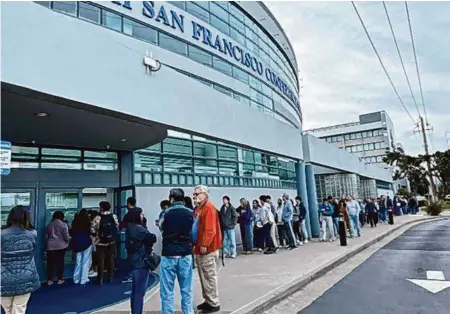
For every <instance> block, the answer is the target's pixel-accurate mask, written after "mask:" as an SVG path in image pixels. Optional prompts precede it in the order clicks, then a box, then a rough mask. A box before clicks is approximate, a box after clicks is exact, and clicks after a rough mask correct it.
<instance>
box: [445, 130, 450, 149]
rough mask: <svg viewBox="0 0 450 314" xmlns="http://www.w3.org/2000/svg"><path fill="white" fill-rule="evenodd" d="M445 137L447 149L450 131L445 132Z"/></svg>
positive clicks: (449, 142) (449, 143)
mask: <svg viewBox="0 0 450 314" xmlns="http://www.w3.org/2000/svg"><path fill="white" fill-rule="evenodd" d="M445 137H446V139H447V146H448V148H450V129H448V130H447V131H445Z"/></svg>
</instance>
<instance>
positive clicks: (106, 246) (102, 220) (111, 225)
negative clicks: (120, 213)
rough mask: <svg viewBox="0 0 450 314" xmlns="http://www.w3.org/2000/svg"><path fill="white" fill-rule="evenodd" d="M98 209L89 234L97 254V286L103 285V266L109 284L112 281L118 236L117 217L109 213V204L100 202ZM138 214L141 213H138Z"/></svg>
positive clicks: (128, 219)
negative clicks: (97, 214)
mask: <svg viewBox="0 0 450 314" xmlns="http://www.w3.org/2000/svg"><path fill="white" fill-rule="evenodd" d="M99 207H100V212H101V214H100V215H99V216H97V217H95V219H94V220H93V221H92V224H91V234H93V235H95V240H94V243H95V247H96V251H97V254H98V266H97V268H98V274H97V284H98V285H103V270H104V269H105V264H106V269H107V272H108V281H109V282H110V283H111V282H112V281H113V279H114V257H115V253H116V239H117V235H118V234H119V232H118V228H119V221H118V220H117V216H116V215H115V214H113V213H111V204H110V203H109V202H106V201H102V202H100V204H99ZM133 212H139V211H137V210H136V211H134V210H133V211H130V213H133ZM139 214H141V213H140V212H139ZM130 215H131V214H130ZM125 216H126V215H125ZM128 217H130V216H128ZM128 217H127V221H130V219H131V218H128ZM131 217H133V215H131ZM124 219H125V217H124Z"/></svg>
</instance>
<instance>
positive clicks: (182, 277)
mask: <svg viewBox="0 0 450 314" xmlns="http://www.w3.org/2000/svg"><path fill="white" fill-rule="evenodd" d="M169 199H170V207H169V208H168V209H167V210H166V213H165V215H164V217H163V218H162V221H161V230H162V239H163V240H162V254H161V255H162V256H161V265H160V275H161V281H160V298H161V313H162V314H173V313H175V309H174V289H175V279H177V280H178V284H179V286H180V294H181V310H182V311H183V313H184V314H193V313H194V309H193V302H194V300H193V292H192V287H193V284H192V278H193V277H192V276H193V259H192V242H193V239H192V233H191V232H192V225H193V223H194V212H193V210H191V209H189V208H187V207H186V206H185V205H184V204H185V196H184V191H183V190H182V189H178V188H177V189H172V190H170V192H169Z"/></svg>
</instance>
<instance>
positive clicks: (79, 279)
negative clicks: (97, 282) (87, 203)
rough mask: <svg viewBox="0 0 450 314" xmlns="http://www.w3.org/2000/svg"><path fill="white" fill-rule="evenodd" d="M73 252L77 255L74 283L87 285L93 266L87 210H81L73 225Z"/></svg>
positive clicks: (89, 221)
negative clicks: (90, 269)
mask: <svg viewBox="0 0 450 314" xmlns="http://www.w3.org/2000/svg"><path fill="white" fill-rule="evenodd" d="M72 250H73V252H74V253H75V254H76V261H75V271H74V273H73V282H74V283H75V284H81V285H84V284H87V283H88V282H89V277H88V275H89V268H90V267H91V264H92V238H91V219H90V217H89V213H88V211H87V210H86V209H84V208H83V209H81V210H80V211H79V212H78V214H77V215H76V216H75V219H74V220H73V223H72Z"/></svg>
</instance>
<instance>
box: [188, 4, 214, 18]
mask: <svg viewBox="0 0 450 314" xmlns="http://www.w3.org/2000/svg"><path fill="white" fill-rule="evenodd" d="M204 2H206V3H208V2H207V1H204ZM197 3H199V4H201V3H202V2H200V1H199V2H197ZM186 11H188V12H189V13H191V14H192V15H194V16H196V17H198V18H199V19H201V20H203V21H205V22H206V23H209V12H208V11H207V10H205V9H203V8H201V7H199V6H198V5H196V4H195V3H194V2H191V1H187V2H186Z"/></svg>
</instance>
